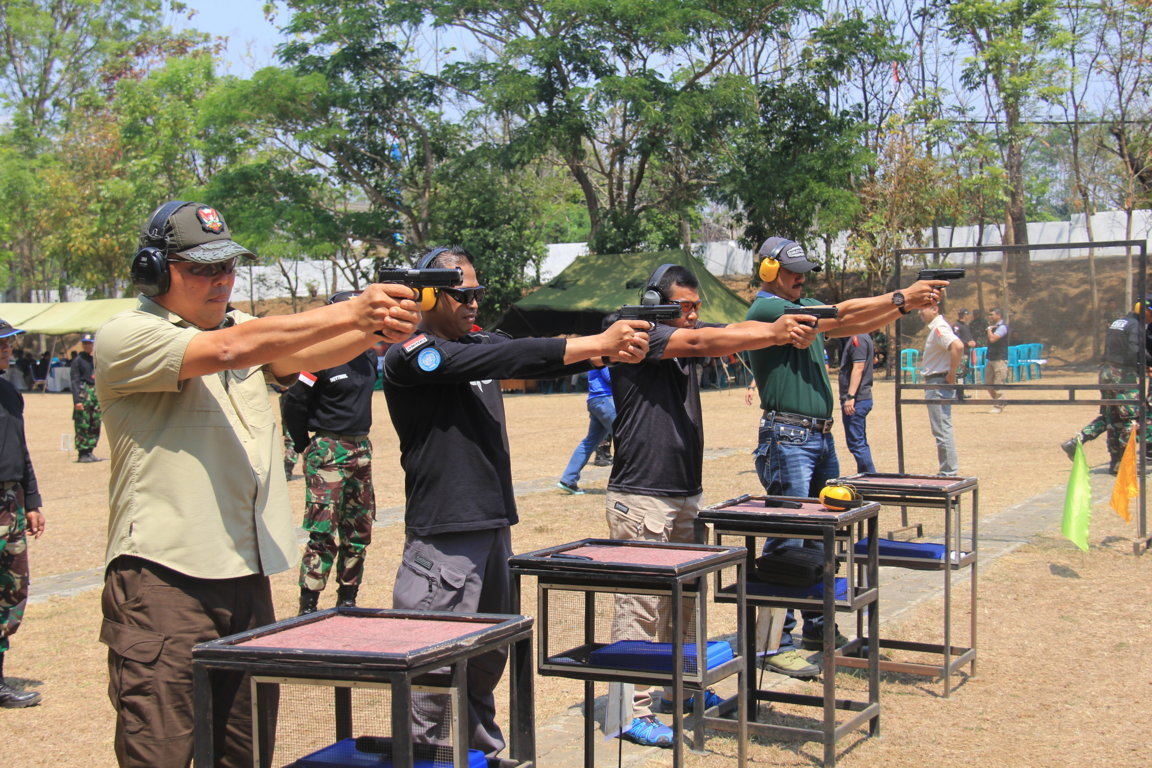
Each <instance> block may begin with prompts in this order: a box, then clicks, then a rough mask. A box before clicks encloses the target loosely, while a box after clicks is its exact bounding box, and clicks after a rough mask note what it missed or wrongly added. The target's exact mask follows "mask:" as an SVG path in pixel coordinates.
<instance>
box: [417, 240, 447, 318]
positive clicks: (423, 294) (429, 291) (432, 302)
mask: <svg viewBox="0 0 1152 768" xmlns="http://www.w3.org/2000/svg"><path fill="white" fill-rule="evenodd" d="M450 250H452V249H451V248H444V247H441V248H433V249H432V250H430V251H428V253H426V254H424V255H423V256H421V257H420V258H419V259H417V260H416V269H432V268H433V267H432V265H433V264H434V263H435V262H436V257H437V256H439V255H440V254H442V253H445V252H446V251H450ZM413 290H415V291H416V293H417V296H416V304H417V305H418V306H419V308H420V311H421V312H427V311H428V310H430V309H432V307H434V306H436V289H435V288H414V289H413Z"/></svg>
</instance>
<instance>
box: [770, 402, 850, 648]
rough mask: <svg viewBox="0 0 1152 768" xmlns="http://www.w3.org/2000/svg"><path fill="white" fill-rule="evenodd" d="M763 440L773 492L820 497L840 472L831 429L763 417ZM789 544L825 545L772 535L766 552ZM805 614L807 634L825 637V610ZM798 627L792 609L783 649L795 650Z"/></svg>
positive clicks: (781, 639)
mask: <svg viewBox="0 0 1152 768" xmlns="http://www.w3.org/2000/svg"><path fill="white" fill-rule="evenodd" d="M759 443H760V444H759V446H758V447H757V448H756V453H755V456H756V474H757V475H758V476H759V477H760V484H761V485H763V486H764V492H765V493H767V494H768V495H769V496H798V497H809V498H812V497H816V496H819V495H820V491H821V490H822V489H823V488H824V485H825V484H826V483H827V482H828V481H829V480H831V479H833V478H836V477H839V476H840V460H839V459H837V458H836V446H835V445H834V444H833V442H832V433H831V432H825V433H820V432H814V431H812V430H810V429H808V428H806V427H798V426H794V425H792V424H778V423H776V422H775V421H773V420H770V419H768V418H767V417H762V418H761V419H760V434H759ZM785 544H791V545H793V546H801V545H802V546H805V547H810V548H812V549H823V545H822V544H821V543H820V542H818V541H814V540H812V539H768V541H766V542H764V553H765V554H767V553H769V552H772V551H774V550H775V549H776V548H777V547H781V546H784V545H785ZM801 615H802V616H803V617H804V635H806V636H807V637H811V638H819V637H823V633H824V613H823V612H822V611H802V612H801ZM795 628H796V617H795V616H794V615H793V613H792V611H791V610H789V611H788V614H787V616H786V617H785V619H784V631H783V634H782V635H781V636H780V650H779V651H778V652H779V653H783V652H784V651H792V650H795V648H796V643H795V641H794V640H793V639H792V630H794V629H795Z"/></svg>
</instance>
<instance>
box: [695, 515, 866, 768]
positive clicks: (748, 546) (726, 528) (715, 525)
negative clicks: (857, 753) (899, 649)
mask: <svg viewBox="0 0 1152 768" xmlns="http://www.w3.org/2000/svg"><path fill="white" fill-rule="evenodd" d="M766 501H773V502H777V503H780V502H782V503H783V504H785V505H795V506H796V507H799V509H792V508H788V507H776V506H767V505H766V504H765V502H766ZM879 511H880V504H878V503H877V502H871V501H870V502H865V503H864V504H862V505H861V506H858V507H855V508H852V509H848V510H843V511H831V510H828V509H825V508H824V506H823V505H822V504H821V503H820V501H818V500H817V499H804V498H794V497H787V496H774V497H768V496H753V495H749V494H745V495H743V496H738V497H736V498H734V499H729V500H727V501H722V502H720V503H719V504H714V505H712V506H710V507H705V508H704V509H702V510H700V514H699V516H698V517H697V521H696V522H697V535H698V536H703V535H704V530H705V526H707V525H711V526H712V535H713V537H714V541H715V542H716V544H717V546H721V545H722V544H723V539H724V537H725V536H734V537H739V538H742V539H743V540H744V550H745V557H746V558H747V564H746V565H745V572H747V573H752V572H753V571H752V568H753V566H754V563H755V560H756V556H757V554H759V552H760V547H759V546H758V545H757V539H770V538H783V539H792V538H804V539H813V540H816V541H820V542H821V543H822V544H823V547H824V550H823V551H824V568H823V577H822V580H821V585H822V588H823V593H822V594H821V595H819V596H812V597H792V596H784V595H782V594H780V593H778V592H774V591H773V590H772V587H773V586H774V585H771V584H765V583H763V582H760V583H757V582H750V583H749V584H747V585H745V584H740V583H732V584H729V585H727V586H725V585H722V584H721V583H720V581H719V579H720V576H719V574H717V576H716V579H717V584H716V598H715V599H716V601H717V602H731V601H732V600H733V598H734V597H736V596H739V595H746V596H745V600H746V602H747V605H746V606H745V607H744V611H745V612H746V617H745V619H744V632H745V633H746V634H747V638H746V639H745V641H744V644H745V646H746V647H748V648H755V647H756V621H755V611H756V608H757V607H762V608H769V609H771V608H785V609H786V608H793V609H797V610H799V609H806V610H813V609H819V610H821V611H822V612H823V614H824V634H823V637H822V644H821V647H822V659H823V669H824V674H823V691H822V695H821V696H812V695H808V694H797V693H786V692H781V691H773V690H761V689H759V688H758V687H757V683H756V680H755V677H754V676H753V675H749V676H748V687H747V690H746V695H747V697H748V701H749V711H750V712H751V713H752V717H753V720H754V722H750V723H748V730H749V731H751V732H753V733H756V734H761V735H765V736H769V737H784V738H800V739H803V740H806V741H819V742H821V743H822V744H823V747H824V757H823V765H824V766H826V768H835V765H836V744H837V743H838V742H839V741H840V739H841V738H843V737H844V736H846V735H848V734H849V733H851V732H853V731H855V730H856V729H857V728H860V727H863V726H865V725H866V726H867V727H868V735H869V736H879V735H880V666H879V654H877V653H870V654H868V655H867V660H866V662H865V664H866V666H867V669H868V697H867V699H866V700H863V701H860V700H854V699H847V698H837V696H836V674H835V672H834V670H835V669H836V653H837V651H842V652H843V653H846V654H847V653H853V652H860V651H861V649H862V648H863V647H867V646H869V644H870V642H871V641H872V640H875V639H879V637H880V607H879V604H880V590H879V586H878V585H879V565H878V562H879V561H878V552H879V549H878V544H877V541H878V537H877V524H878V515H879ZM864 538H867V539H868V548H867V552H866V554H865V555H863V556H860V555H857V554H856V551H855V544H856V542H858V541H861V540H863V539H864ZM841 559H843V560H846V561H847V573H846V578H847V593H846V596H845V597H843V598H840V597H838V596H837V594H836V571H837V568H838V564H839V560H841ZM861 561H862V562H861ZM860 566H862V567H860ZM837 611H852V612H856V613H857V615H859V613H860V611H866V613H867V622H866V624H867V627H866V630H865V631H866V634H865V635H863V636H858V637H856V638H855V639H853V640H851V641H849V643H848V644H847V645H846V646H844V647H843V648H841V649H837V648H836V647H835V646H836V642H835V639H836V612H837ZM863 627H864V624H860V625H859V626H858V629H860V628H863ZM760 701H767V702H780V703H787V704H796V705H801V706H809V707H820V708H822V718H821V721H820V724H819V726H818V727H804V726H795V725H776V724H772V723H761V722H755V715H756V706H755V705H756V703H757V702H760ZM837 710H846V711H849V712H851V713H852V715H851V716H850V717H848V718H847V719H846V720H845V721H844V722H843V723H837V722H836V711H837Z"/></svg>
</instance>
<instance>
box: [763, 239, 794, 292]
mask: <svg viewBox="0 0 1152 768" xmlns="http://www.w3.org/2000/svg"><path fill="white" fill-rule="evenodd" d="M795 244H796V243H795V242H793V241H792V240H782V241H780V242H779V243H777V244H776V247H775V248H773V249H772V251H771V252H770V253H769V254H768V255H767V256H765V257H764V258H763V259H762V260H761V261H760V270H759V272H758V274H759V276H760V279H761V280H762V281H764V282H765V283H770V282H772V281H773V280H775V279H776V276H777V275H779V274H780V261H779V259H777V257H778V256H779V255H780V254H781V253H782V252H783V251H784V249H785V248H787V247H788V246H790V245H795Z"/></svg>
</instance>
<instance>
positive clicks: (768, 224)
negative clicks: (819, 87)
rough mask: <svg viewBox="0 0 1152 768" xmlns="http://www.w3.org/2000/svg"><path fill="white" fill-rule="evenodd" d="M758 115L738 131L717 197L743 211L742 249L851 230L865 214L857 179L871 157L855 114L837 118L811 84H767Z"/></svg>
mask: <svg viewBox="0 0 1152 768" xmlns="http://www.w3.org/2000/svg"><path fill="white" fill-rule="evenodd" d="M759 101H760V115H759V120H757V121H756V122H755V123H753V124H751V125H748V126H745V127H744V128H742V130H740V131H739V132H738V133H737V134H736V137H735V140H734V141H733V143H732V149H731V153H730V155H729V156H728V157H727V158H726V162H725V166H724V168H723V170H722V171H721V173H720V174H719V178H718V183H717V185H716V187H715V189H714V194H715V196H716V197H717V199H719V200H720V201H721V202H723V203H725V204H726V205H728V206H729V207H731V208H732V209H734V210H735V211H737V212H738V213H737V214H736V219H737V222H738V223H740V224H743V225H744V235H743V238H742V239H741V243H742V244H743V245H744V246H746V247H748V248H752V249H755V248H756V247H757V246H758V245H759V244H760V243H761V242H763V241H764V239H765V238H767V237H769V236H771V235H781V236H785V237H788V238H791V239H793V240H797V241H798V242H808V243H809V244H811V243H812V242H813V240H814V238H815V237H816V235H818V234H820V233H825V232H830V233H836V232H839V231H840V230H842V229H846V228H848V227H849V226H850V225H851V223H852V222H853V221H854V220H855V219H856V217H857V215H858V213H859V211H860V201H859V199H858V198H857V195H856V191H855V187H854V183H853V180H854V179H855V178H856V177H857V176H858V175H859V174H860V173H861V171H862V169H863V166H864V164H865V162H867V161H868V159H869V157H870V155H869V153H868V152H867V150H866V149H865V148H864V147H863V146H862V144H861V142H860V140H859V139H860V131H861V125H860V123H859V120H858V117H857V116H856V115H854V114H852V113H847V112H844V113H834V112H832V111H831V110H830V109H829V107H828V106H827V103H826V101H825V100H824V98H823V97H822V96H821V94H820V93H818V92H817V91H816V90H815V89H814V88H813V87H811V86H810V85H808V84H806V83H803V82H801V83H796V84H794V85H765V86H762V87H761V89H760V98H759Z"/></svg>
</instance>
